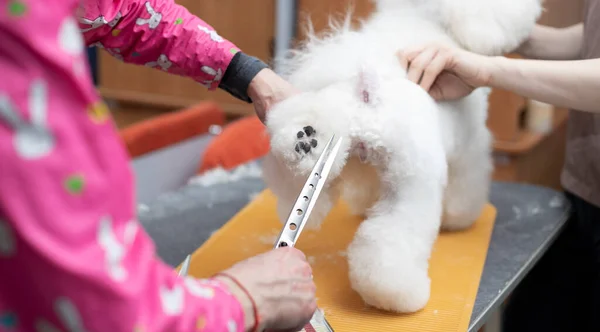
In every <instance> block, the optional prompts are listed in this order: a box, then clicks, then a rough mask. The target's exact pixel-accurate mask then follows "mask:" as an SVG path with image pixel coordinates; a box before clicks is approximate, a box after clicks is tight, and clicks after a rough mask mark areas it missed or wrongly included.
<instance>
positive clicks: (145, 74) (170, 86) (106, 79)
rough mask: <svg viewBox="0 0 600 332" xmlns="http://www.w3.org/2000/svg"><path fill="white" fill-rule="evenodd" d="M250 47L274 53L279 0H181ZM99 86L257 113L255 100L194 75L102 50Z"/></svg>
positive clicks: (144, 97)
mask: <svg viewBox="0 0 600 332" xmlns="http://www.w3.org/2000/svg"><path fill="white" fill-rule="evenodd" d="M176 2H177V3H179V4H180V5H183V6H184V7H186V8H187V9H188V10H189V11H190V12H191V13H193V14H195V15H197V16H198V17H200V18H202V19H203V20H204V21H206V22H207V23H208V24H210V25H211V26H212V27H213V28H215V30H217V31H218V32H219V34H220V35H221V36H223V37H224V38H226V39H229V40H230V41H232V42H233V43H235V44H236V45H237V46H238V47H240V48H241V49H242V50H243V51H244V52H245V53H248V54H250V55H253V56H256V57H258V58H260V59H262V60H263V61H269V60H270V58H271V48H272V46H271V44H272V39H273V36H274V22H275V0H244V1H239V0H200V1H198V0H178V1H176ZM98 69H99V90H100V92H101V94H102V96H103V97H104V98H106V99H112V100H116V101H127V102H134V103H141V104H148V105H151V106H161V107H167V108H171V109H178V108H184V107H187V106H190V105H192V104H196V103H199V102H201V101H203V100H208V99H210V100H215V101H217V102H219V103H220V104H221V105H222V107H223V108H224V109H225V110H226V111H227V112H228V113H233V114H242V115H243V114H252V112H253V109H252V108H251V106H250V105H248V104H246V103H244V102H241V101H238V100H237V99H235V98H233V97H231V96H230V95H229V94H228V93H226V92H224V91H220V90H218V91H214V92H209V91H207V89H206V88H204V87H203V86H201V85H200V84H198V83H196V82H194V81H192V80H191V79H189V78H184V77H179V76H175V75H170V74H167V73H164V72H162V71H159V70H157V69H152V68H147V67H144V66H137V65H132V64H125V63H122V62H120V61H118V60H116V59H114V58H113V57H111V56H110V55H109V54H107V53H106V52H105V51H103V50H100V52H99V68H98Z"/></svg>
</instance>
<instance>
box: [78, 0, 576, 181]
mask: <svg viewBox="0 0 600 332" xmlns="http://www.w3.org/2000/svg"><path fill="white" fill-rule="evenodd" d="M177 2H178V3H179V4H181V5H183V6H185V7H186V8H187V9H188V10H189V11H190V12H192V13H194V14H196V15H198V16H199V17H200V18H202V19H203V20H205V21H206V22H207V23H209V24H210V25H212V26H213V27H214V28H215V29H216V30H217V31H218V32H219V34H220V35H221V36H223V37H224V38H227V39H229V40H231V41H232V42H234V43H235V44H237V46H239V47H240V48H241V49H242V50H243V51H244V52H246V53H248V54H250V55H254V56H257V57H259V58H261V59H262V60H264V61H266V62H268V63H270V61H271V59H272V58H273V56H275V54H277V53H278V52H281V51H283V50H285V49H286V48H287V47H290V46H291V45H293V44H294V43H295V42H298V41H301V40H302V39H303V38H304V35H303V29H302V23H303V22H304V19H305V18H306V17H307V16H310V17H311V20H312V21H313V23H314V26H315V28H316V30H317V31H318V30H321V29H323V28H324V27H325V26H326V24H327V18H328V16H329V15H332V14H333V15H343V14H344V12H345V10H346V8H347V7H348V6H349V5H353V6H354V12H355V17H356V18H361V17H365V16H367V15H368V14H369V12H370V11H371V9H372V5H371V3H370V1H369V0H353V1H346V0H297V1H293V0H278V1H276V0H244V1H240V0H201V1H199V0H179V1H177ZM545 6H546V12H545V13H544V15H543V17H542V18H541V19H540V23H543V24H546V25H550V26H555V27H564V26H568V25H571V24H575V23H578V22H580V21H581V10H582V0H569V1H560V0H546V5H545ZM89 56H90V64H91V68H92V71H93V74H94V79H95V82H96V85H97V87H98V89H99V91H100V93H101V95H102V97H103V98H104V99H105V100H106V101H107V102H108V104H109V106H110V108H111V110H112V112H113V116H114V119H115V121H116V124H117V126H118V127H119V128H120V129H121V130H123V132H124V137H125V138H126V141H127V144H128V148H129V150H130V153H132V156H135V154H138V155H139V154H141V153H142V152H148V151H149V150H151V149H150V148H145V149H143V148H142V149H140V147H139V146H137V147H136V146H135V145H136V144H137V143H135V142H134V140H133V139H132V138H131V137H132V134H131V132H132V131H135V132H136V133H138V136H139V133H140V131H141V130H142V129H139V128H142V127H143V128H146V129H145V130H148V129H147V128H152V130H155V131H156V130H158V129H157V128H159V127H161V128H162V127H164V121H163V120H162V119H166V118H165V117H167V118H168V119H171V121H174V122H177V121H176V120H173V119H176V117H177V116H178V114H184V113H185V112H188V111H190V110H194V109H198V108H202V109H205V111H197V114H198V115H197V116H196V118H195V120H194V121H200V122H202V124H203V125H202V126H201V127H202V129H198V130H203V131H207V132H208V131H210V132H211V133H212V134H213V135H218V134H219V133H221V132H222V130H223V128H227V127H228V126H229V124H231V123H237V122H236V121H241V120H248V122H252V123H253V125H254V126H256V120H255V119H252V118H253V117H254V115H253V109H252V107H251V106H250V105H248V104H245V103H242V102H240V101H237V100H236V99H234V98H233V97H231V96H230V95H229V94H227V93H225V92H223V91H216V92H208V91H207V90H206V89H205V88H204V87H202V86H200V85H199V84H197V83H195V82H193V81H192V80H190V79H187V78H183V77H177V76H173V75H168V74H166V73H163V72H161V71H159V70H155V69H151V68H146V67H143V66H135V65H130V64H124V63H121V62H119V61H118V60H116V59H115V58H112V57H111V56H110V55H109V54H107V53H106V52H105V51H103V50H98V49H95V48H90V49H89ZM507 56H513V55H510V54H509V55H507ZM207 108H210V109H211V111H206V109H207ZM207 114H208V115H207ZM567 117H568V111H567V110H565V109H559V108H555V107H553V106H552V105H546V104H543V103H538V102H536V101H533V100H526V99H524V98H522V97H520V96H518V95H514V94H511V93H508V92H505V91H499V90H494V91H493V93H492V95H491V97H490V109H489V121H488V125H489V127H490V129H491V130H492V132H493V134H494V136H495V143H494V157H495V166H496V168H495V172H494V178H495V179H496V180H504V181H516V182H527V183H534V184H540V185H544V186H548V187H553V188H557V189H558V188H560V184H559V174H560V169H561V167H562V163H563V155H564V153H563V152H564V142H565V129H566V125H565V120H566V118H567ZM161 121H162V122H161ZM180 122H181V121H180ZM159 124H160V125H159ZM173 126H175V125H173ZM240 126H241V125H240ZM246 126H251V125H250V124H246ZM133 128H137V129H136V130H133ZM173 128H176V126H175V127H173ZM173 128H171V129H170V131H167V132H164V133H162V134H161V135H159V136H155V139H158V138H156V137H160V139H159V140H163V141H164V140H165V139H167V138H166V137H167V136H169V135H171V136H173V135H172V134H173V133H174V132H176V130H175V129H173ZM247 128H249V127H247ZM197 134H200V133H198V132H195V133H194V135H197ZM259 134H260V133H258V132H257V133H256V135H259ZM175 136H177V135H175ZM247 138H251V137H247ZM173 139H175V138H173ZM178 139H179V140H182V139H185V137H183V136H181V137H179V138H178ZM167 140H168V139H167ZM238 142H239V140H238ZM145 144H148V143H147V142H146V143H145ZM164 144H166V143H164ZM164 144H163V145H164ZM156 147H162V145H161V146H155V147H154V148H156ZM223 149H225V150H227V147H226V146H221V150H223ZM136 151H137V152H136ZM237 151H239V150H237ZM256 151H257V152H256V153H255V154H256V155H253V156H246V157H244V158H242V159H244V160H241V161H247V160H248V159H252V158H253V157H259V155H260V154H264V152H265V149H264V148H262V149H258V150H256ZM232 153H237V152H232ZM241 161H240V162H241ZM215 165H216V164H213V165H211V166H215ZM220 166H223V165H220ZM225 166H227V165H225ZM208 167H209V166H206V167H205V168H208Z"/></svg>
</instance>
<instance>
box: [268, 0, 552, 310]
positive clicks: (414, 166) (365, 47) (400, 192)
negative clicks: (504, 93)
mask: <svg viewBox="0 0 600 332" xmlns="http://www.w3.org/2000/svg"><path fill="white" fill-rule="evenodd" d="M541 10H542V8H541V0H503V1H499V0H378V1H376V10H375V12H374V13H373V14H372V16H371V17H370V18H369V19H368V20H366V21H365V22H363V24H362V26H361V27H360V28H359V29H357V30H353V29H351V27H350V24H349V23H348V22H349V20H346V23H345V24H343V25H342V26H341V27H333V28H332V30H331V31H330V33H329V34H327V35H325V36H324V37H321V38H317V37H315V36H314V35H312V34H311V36H310V38H309V39H308V41H307V42H306V43H305V44H304V45H303V47H302V48H300V49H298V50H295V51H293V52H292V55H291V57H287V58H286V59H285V60H282V61H281V62H280V65H283V68H282V69H283V73H282V74H283V75H284V77H286V78H287V79H288V80H289V81H290V82H291V83H292V84H293V85H295V86H296V87H298V88H300V89H301V90H303V93H301V94H299V95H297V96H295V97H293V98H290V99H288V100H286V101H284V102H281V103H279V104H278V105H276V106H275V107H274V108H273V109H272V110H271V111H270V112H269V114H268V116H267V127H268V132H269V135H270V138H271V152H270V154H269V155H267V157H266V158H265V161H264V168H265V169H264V172H263V173H264V176H265V180H266V182H267V185H268V186H269V188H270V189H271V191H272V192H273V193H274V194H275V195H276V196H277V198H278V206H277V210H278V213H279V216H280V218H281V219H282V220H285V218H286V217H287V215H288V213H289V212H290V209H291V208H292V205H293V203H294V200H295V198H296V195H297V194H298V193H299V191H300V189H301V187H302V185H303V184H304V181H305V180H306V177H307V176H308V175H309V173H310V171H311V169H312V167H313V166H314V164H315V162H316V160H317V158H318V156H319V154H320V153H321V152H322V151H323V147H324V146H325V143H326V142H327V141H328V140H329V138H330V137H331V135H332V134H336V137H338V138H339V137H342V138H343V144H342V148H341V152H340V154H339V155H338V157H337V159H336V161H335V163H334V166H333V169H332V171H331V173H330V177H329V180H328V183H327V185H326V187H325V188H324V191H323V192H322V194H321V196H320V198H319V201H318V202H317V205H316V206H315V208H314V211H313V214H312V216H311V219H310V220H309V222H308V224H307V227H313V228H315V227H318V226H319V225H320V223H321V221H322V220H323V218H324V217H325V216H326V215H327V214H328V212H329V211H330V209H331V207H332V206H333V205H334V204H335V203H336V200H337V199H338V198H339V197H340V195H341V197H342V198H343V199H344V200H345V201H346V202H347V203H348V205H349V206H350V208H351V209H352V213H355V214H358V215H364V216H366V219H365V220H364V221H363V222H362V223H361V225H360V227H359V228H358V231H357V232H356V234H355V237H354V240H353V242H352V243H351V244H350V246H349V248H348V263H349V269H350V275H349V277H350V281H351V285H352V287H353V289H354V290H355V291H357V292H358V293H359V294H360V295H361V296H362V298H363V300H364V301H365V302H366V303H367V304H369V305H372V306H374V307H377V308H380V309H383V310H389V311H394V312H414V311H418V310H420V309H422V308H423V307H424V306H425V305H426V304H427V301H428V300H429V294H430V279H429V276H428V264H429V263H428V261H429V257H430V254H431V250H432V246H433V244H434V241H435V240H436V237H437V235H438V232H439V230H440V226H441V228H442V229H446V230H460V229H464V228H466V227H469V226H470V225H472V223H473V222H474V221H475V220H476V219H477V217H478V216H479V214H480V213H481V210H482V208H483V206H484V204H485V203H486V202H487V199H488V190H489V186H490V172H491V170H492V162H491V152H490V149H491V147H490V146H491V135H490V133H489V131H488V129H487V127H486V114H487V106H488V101H487V99H488V93H489V89H478V90H476V91H474V92H473V93H472V94H471V95H469V96H468V97H465V98H463V99H461V100H457V101H452V102H440V103H436V102H435V101H434V100H433V99H432V98H431V97H430V96H429V94H428V93H426V92H425V91H424V90H423V89H421V88H420V87H419V86H418V85H416V84H413V83H411V82H410V81H408V80H407V79H406V72H405V70H403V69H402V67H401V66H400V63H399V60H398V58H397V57H396V52H397V51H399V50H401V49H403V48H405V47H407V46H412V45H416V44H423V43H429V42H440V43H448V44H451V45H455V46H458V47H462V48H464V49H467V50H470V51H473V52H477V53H481V54H487V55H501V54H503V53H505V52H508V51H511V50H513V49H514V48H516V47H517V46H518V45H519V44H520V43H521V42H522V41H523V40H524V39H525V38H526V36H527V35H528V34H529V32H530V31H531V29H532V28H533V26H534V24H535V22H536V20H537V18H538V16H539V15H540V13H541Z"/></svg>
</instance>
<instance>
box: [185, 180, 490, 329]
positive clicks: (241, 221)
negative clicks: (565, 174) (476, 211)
mask: <svg viewBox="0 0 600 332" xmlns="http://www.w3.org/2000/svg"><path fill="white" fill-rule="evenodd" d="M275 203H276V199H275V197H274V196H273V195H272V193H271V192H270V191H268V190H265V191H263V192H262V193H261V194H260V195H258V196H257V197H256V198H255V199H254V200H253V201H252V202H251V203H250V204H248V205H247V206H246V207H245V208H244V209H243V210H242V211H240V212H239V213H238V214H237V215H235V216H234V217H233V218H232V219H231V220H230V221H229V222H228V223H227V224H225V225H224V226H223V227H222V228H221V229H219V230H218V231H217V232H216V233H214V234H213V235H212V237H211V238H210V239H208V240H207V241H206V242H205V243H204V245H202V246H201V247H200V248H199V249H198V250H196V251H195V252H194V253H193V254H192V262H191V266H190V270H189V275H191V276H194V277H198V278H203V277H209V276H211V275H213V274H214V273H216V272H218V271H221V270H223V269H226V268H228V267H229V266H231V265H233V264H234V263H236V262H238V261H240V260H243V259H245V258H248V257H251V256H253V255H256V254H259V253H262V252H264V251H267V250H270V249H271V248H272V246H273V244H274V242H275V239H276V238H277V236H278V234H279V232H280V230H281V227H282V224H281V223H280V222H279V220H278V218H277V216H276V213H275ZM495 217H496V209H495V207H494V206H492V205H490V204H488V205H487V206H486V207H485V209H484V210H483V212H482V214H481V216H480V218H479V219H478V220H477V221H476V223H475V224H474V226H473V227H472V228H470V229H468V230H465V231H462V232H454V233H442V234H441V235H440V236H439V238H438V240H437V242H436V244H435V247H434V250H433V254H432V257H431V260H430V270H429V274H430V277H431V279H432V285H431V287H432V288H431V298H430V300H429V303H428V305H427V306H426V307H425V308H424V309H423V310H422V311H419V312H417V313H413V314H392V313H387V312H382V311H379V310H376V309H373V308H370V307H367V306H366V305H365V304H364V303H363V301H362V300H361V298H360V296H359V295H358V294H357V293H356V292H354V291H353V290H352V289H351V288H350V283H349V280H348V265H347V262H346V257H345V249H346V247H347V246H348V244H349V243H350V241H351V240H352V237H353V234H354V232H355V231H356V228H357V227H358V225H359V224H360V222H361V221H362V220H361V218H358V217H353V216H350V214H349V212H348V209H347V207H346V205H345V204H344V203H343V202H340V203H339V204H337V205H336V206H335V207H334V209H333V210H332V211H331V213H330V214H329V215H328V217H327V218H326V220H325V221H324V222H323V225H322V227H321V229H320V230H319V231H316V232H315V231H309V230H305V231H304V232H303V234H302V235H301V236H300V239H299V241H298V242H297V243H296V247H297V248H299V249H301V250H302V251H303V252H304V253H305V254H306V255H307V257H308V259H309V262H310V263H311V265H312V267H313V273H314V280H315V283H316V284H317V288H318V290H317V297H318V305H319V308H321V309H322V310H323V311H324V313H325V317H326V318H327V320H328V321H329V323H330V324H331V325H332V327H333V329H334V330H335V331H336V332H345V331H348V332H358V331H361V332H370V331H378V332H385V331H452V332H453V331H467V329H468V326H469V320H470V318H471V313H472V311H473V304H474V302H475V297H476V295H477V290H478V287H479V281H480V277H481V273H482V270H483V266H484V262H485V259H486V255H487V251H488V246H489V242H490V237H491V233H492V229H493V226H494V222H495Z"/></svg>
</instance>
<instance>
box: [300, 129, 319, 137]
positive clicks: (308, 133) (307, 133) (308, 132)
mask: <svg viewBox="0 0 600 332" xmlns="http://www.w3.org/2000/svg"><path fill="white" fill-rule="evenodd" d="M302 129H304V132H305V133H306V136H308V137H311V136H312V135H314V134H316V133H317V131H316V130H315V129H314V128H313V127H311V126H306V127H304V128H302Z"/></svg>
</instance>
